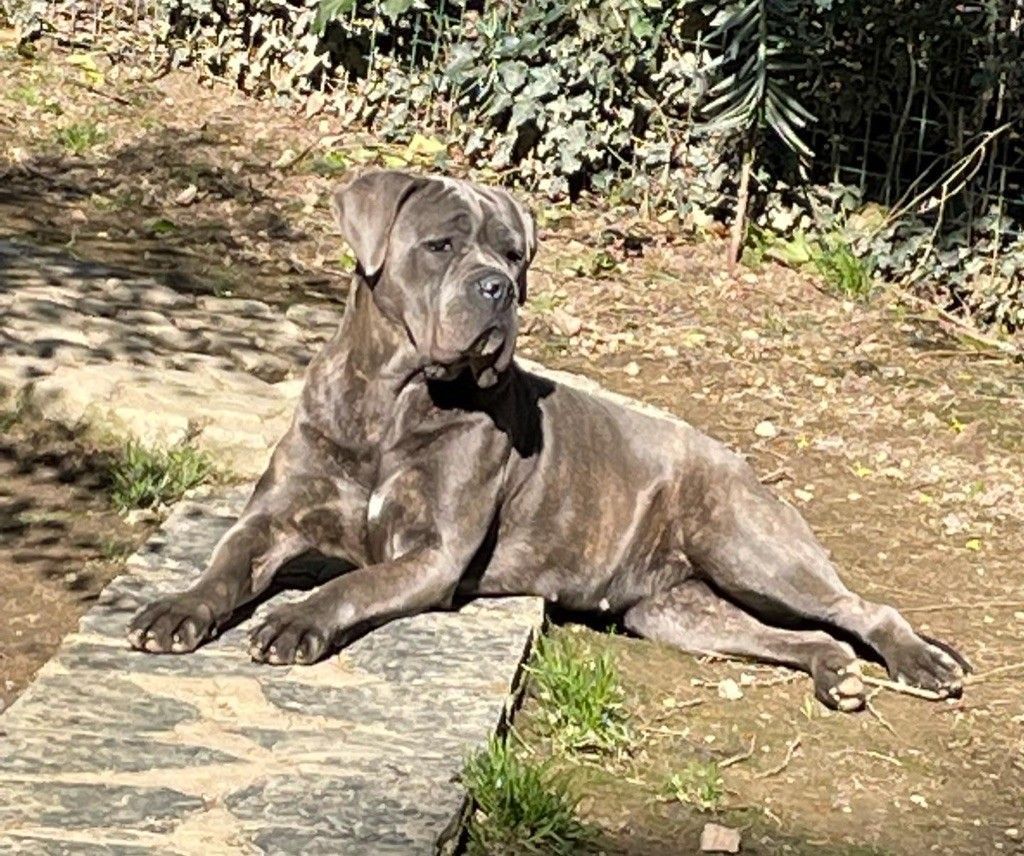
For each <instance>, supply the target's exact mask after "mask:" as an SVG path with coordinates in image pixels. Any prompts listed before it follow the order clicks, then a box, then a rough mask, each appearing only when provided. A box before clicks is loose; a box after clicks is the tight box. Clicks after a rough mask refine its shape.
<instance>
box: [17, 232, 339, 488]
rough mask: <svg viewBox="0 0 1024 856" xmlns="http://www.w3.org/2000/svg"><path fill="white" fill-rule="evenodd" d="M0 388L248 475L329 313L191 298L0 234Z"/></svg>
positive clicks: (261, 460)
mask: <svg viewBox="0 0 1024 856" xmlns="http://www.w3.org/2000/svg"><path fill="white" fill-rule="evenodd" d="M0 319H2V323H0V387H5V388H6V389H7V392H8V395H9V394H11V393H12V392H14V391H16V390H17V389H20V388H22V387H24V386H26V385H28V384H31V385H32V390H33V391H32V398H33V403H34V404H35V406H36V407H37V408H38V409H39V410H40V412H41V414H42V415H43V416H44V417H45V418H48V419H53V420H55V421H58V422H61V423H64V424H74V423H77V422H80V421H84V422H87V423H90V424H93V425H95V426H100V427H102V428H103V429H106V430H110V431H113V432H117V433H123V434H131V435H134V436H136V437H138V438H140V439H141V440H143V441H144V442H146V443H150V444H164V445H169V444H173V443H176V442H178V441H180V440H182V439H183V438H185V437H186V436H190V437H193V438H194V442H195V443H196V445H198V446H199V447H201V448H205V449H207V450H208V451H210V452H211V453H215V454H216V457H217V459H218V462H219V463H221V464H222V465H223V466H224V467H226V468H227V469H229V470H231V471H233V472H235V473H238V474H240V475H247V476H257V475H259V473H261V472H262V471H263V468H264V466H265V465H266V462H267V458H268V456H269V451H270V449H271V448H272V447H273V444H274V443H275V442H276V441H277V439H278V438H279V437H280V436H281V434H283V433H284V431H285V429H286V428H287V426H288V422H289V419H290V418H291V413H292V410H293V409H294V406H295V399H296V398H297V396H298V394H299V390H300V389H301V386H302V372H303V369H304V367H305V365H306V364H307V363H308V362H309V359H310V357H311V356H312V354H313V353H314V352H315V350H316V348H318V347H319V346H320V344H321V343H322V342H323V341H324V340H325V339H327V338H328V337H329V336H330V335H331V334H332V333H333V332H334V330H335V329H336V327H337V325H338V321H339V319H340V315H339V312H337V311H332V310H329V309H319V308H313V307H308V306H302V305H296V306H293V307H291V308H289V309H288V310H287V311H285V312H281V311H279V310H276V309H274V308H273V307H271V306H268V305H267V304H266V303H263V302H261V301H258V300H236V299H232V298H228V297H210V296H198V297H197V296H193V295H188V294H182V293H179V292H176V291H174V290H172V289H170V288H167V287H166V286H163V285H160V284H159V283H157V282H155V281H154V280H150V279H145V278H140V277H123V276H119V275H117V274H116V273H114V272H112V271H110V270H108V269H106V268H104V267H103V266H101V265H97V264H93V263H89V262H82V261H78V260H75V259H71V258H69V257H68V256H65V255H62V254H59V253H56V252H52V251H46V250H40V249H37V248H34V247H32V248H30V247H27V246H22V245H17V244H14V243H11V242H10V241H6V240H3V239H2V238H0Z"/></svg>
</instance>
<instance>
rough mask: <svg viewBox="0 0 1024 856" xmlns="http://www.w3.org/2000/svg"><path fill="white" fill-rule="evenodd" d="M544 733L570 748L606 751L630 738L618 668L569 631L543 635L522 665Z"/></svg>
mask: <svg viewBox="0 0 1024 856" xmlns="http://www.w3.org/2000/svg"><path fill="white" fill-rule="evenodd" d="M526 671H527V673H528V674H529V675H530V677H531V678H532V681H533V685H534V687H533V689H534V692H535V694H536V696H537V698H538V700H539V701H540V706H541V716H542V717H543V721H544V723H545V725H546V726H547V732H548V734H549V735H550V736H551V737H552V739H553V740H554V741H555V742H556V743H557V744H559V745H560V746H561V747H562V748H564V749H566V750H568V751H570V752H591V753H610V752H614V751H615V750H618V749H621V748H624V747H625V746H626V745H627V744H628V743H629V742H630V740H631V734H630V729H629V724H628V717H627V715H626V711H625V708H624V705H623V693H622V687H621V685H620V683H619V675H618V671H617V670H616V668H615V664H614V662H613V660H612V656H611V654H610V653H609V652H608V651H605V652H603V653H602V654H601V655H600V656H595V655H594V653H593V652H592V651H591V650H589V648H587V647H585V646H582V645H580V644H579V643H578V642H575V641H574V640H573V639H572V637H570V636H568V635H567V634H560V635H558V636H556V637H550V636H541V637H540V639H539V640H538V641H537V647H536V649H535V650H534V653H533V656H532V658H531V659H530V663H529V665H527V667H526Z"/></svg>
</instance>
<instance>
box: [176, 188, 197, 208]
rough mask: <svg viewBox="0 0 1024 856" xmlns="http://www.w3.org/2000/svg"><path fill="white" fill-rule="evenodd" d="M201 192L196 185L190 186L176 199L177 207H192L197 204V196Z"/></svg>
mask: <svg viewBox="0 0 1024 856" xmlns="http://www.w3.org/2000/svg"><path fill="white" fill-rule="evenodd" d="M198 192H199V188H198V187H196V186H195V185H194V184H190V185H189V186H188V187H186V188H185V189H184V190H183V191H181V193H179V194H178V195H177V196H175V197H174V204H175V205H191V204H192V203H193V202H195V199H196V194H197V193H198Z"/></svg>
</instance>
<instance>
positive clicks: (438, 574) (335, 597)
mask: <svg viewBox="0 0 1024 856" xmlns="http://www.w3.org/2000/svg"><path fill="white" fill-rule="evenodd" d="M461 571H462V568H461V567H459V566H458V565H457V564H456V563H455V562H453V561H452V558H451V556H449V555H447V554H446V553H445V552H443V551H441V550H417V551H413V552H411V553H407V554H406V555H404V556H402V557H401V558H399V559H395V560H394V561H390V562H382V563H381V564H378V565H370V566H368V567H365V568H361V569H359V570H357V571H352V572H351V573H348V574H346V575H344V576H342V577H338V578H337V579H335V580H332V581H331V582H330V583H328V584H327V585H325V586H323V587H322V588H320V589H318V590H317V591H316V592H314V593H313V594H312V595H310V596H309V597H307V598H306V599H305V600H301V601H299V602H297V603H293V604H288V605H287V606H283V607H279V608H278V609H276V610H275V611H274V612H273V613H271V614H270V616H268V617H267V619H266V620H265V621H264V622H263V624H261V625H260V626H259V627H257V628H256V629H255V630H254V631H253V633H252V635H251V637H250V653H251V654H252V658H253V659H254V660H257V661H259V662H264V663H271V664H273V665H286V664H290V663H302V664H306V663H314V662H316V661H317V660H319V659H320V658H321V657H322V656H323V655H324V654H325V653H327V652H328V651H330V650H331V649H333V648H334V647H336V646H337V645H339V644H341V643H342V642H343V641H344V639H345V637H346V636H349V635H350V634H351V633H352V631H356V630H359V629H363V628H369V627H375V626H377V625H380V624H384V623H386V622H388V621H391V620H392V619H394V618H399V617H401V616H404V615H415V614H416V613H418V612H423V611H424V610H427V609H431V608H433V607H442V606H449V605H450V604H451V599H452V595H453V594H454V592H455V589H456V586H457V585H458V581H459V576H460V574H461Z"/></svg>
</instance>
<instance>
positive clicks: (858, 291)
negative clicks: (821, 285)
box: [812, 238, 871, 298]
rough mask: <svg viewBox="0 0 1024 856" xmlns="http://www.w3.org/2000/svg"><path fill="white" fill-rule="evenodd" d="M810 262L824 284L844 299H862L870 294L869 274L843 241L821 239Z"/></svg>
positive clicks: (863, 264)
mask: <svg viewBox="0 0 1024 856" xmlns="http://www.w3.org/2000/svg"><path fill="white" fill-rule="evenodd" d="M812 261H813V262H814V266H815V267H816V268H817V269H818V273H820V274H821V276H822V277H823V278H824V280H825V282H827V283H828V284H829V285H830V286H831V287H832V288H833V290H835V291H837V292H838V293H839V294H841V295H843V296H844V297H857V298H862V297H867V296H868V294H870V293H871V272H870V271H869V270H868V267H867V265H866V264H865V263H864V262H863V261H862V260H861V259H859V258H857V256H856V255H854V253H853V250H852V249H850V245H849V244H847V243H846V242H845V241H842V240H835V239H830V238H824V239H822V242H821V245H820V248H818V249H817V251H816V252H815V253H814V254H813V256H812Z"/></svg>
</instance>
